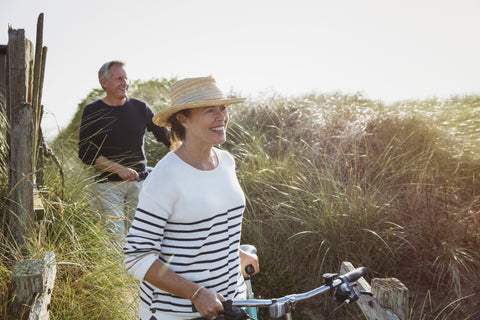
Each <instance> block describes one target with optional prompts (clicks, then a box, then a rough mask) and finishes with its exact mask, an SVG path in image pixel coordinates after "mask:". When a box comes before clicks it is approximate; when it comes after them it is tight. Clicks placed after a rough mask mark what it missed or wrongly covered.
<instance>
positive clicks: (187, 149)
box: [175, 143, 218, 171]
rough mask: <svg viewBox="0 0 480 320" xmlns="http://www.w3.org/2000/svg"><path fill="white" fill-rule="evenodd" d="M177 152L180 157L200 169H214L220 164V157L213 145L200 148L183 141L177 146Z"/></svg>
mask: <svg viewBox="0 0 480 320" xmlns="http://www.w3.org/2000/svg"><path fill="white" fill-rule="evenodd" d="M175 154H176V155H177V156H178V157H179V158H180V159H182V160H183V161H185V162H186V163H188V164H189V165H191V166H192V167H194V168H196V169H199V170H204V171H208V170H213V169H215V168H216V167H217V166H218V158H217V155H216V154H215V151H214V150H213V147H205V148H198V147H195V146H192V145H189V144H186V143H183V144H182V145H180V147H178V148H177V150H175Z"/></svg>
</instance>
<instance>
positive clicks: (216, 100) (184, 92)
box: [153, 76, 245, 126]
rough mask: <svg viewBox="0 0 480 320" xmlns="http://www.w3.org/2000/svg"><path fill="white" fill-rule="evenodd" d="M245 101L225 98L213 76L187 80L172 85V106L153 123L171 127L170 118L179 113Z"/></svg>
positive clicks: (160, 113)
mask: <svg viewBox="0 0 480 320" xmlns="http://www.w3.org/2000/svg"><path fill="white" fill-rule="evenodd" d="M243 101H245V98H231V99H229V98H225V95H224V94H223V93H222V91H220V89H218V87H217V84H216V82H215V79H214V78H213V77H212V76H209V77H200V78H186V79H182V80H179V81H177V82H175V83H174V84H172V86H171V87H170V102H171V104H170V106H169V107H168V108H166V109H164V110H162V111H160V112H158V113H157V114H156V115H155V116H154V117H153V123H155V124H156V125H157V126H170V123H168V118H169V117H170V116H171V115H173V114H175V113H177V112H178V111H181V110H185V109H191V108H199V107H209V106H220V105H230V104H234V103H240V102H243Z"/></svg>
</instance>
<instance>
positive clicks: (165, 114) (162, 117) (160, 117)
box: [152, 98, 246, 127]
mask: <svg viewBox="0 0 480 320" xmlns="http://www.w3.org/2000/svg"><path fill="white" fill-rule="evenodd" d="M245 100H246V98H232V99H220V100H218V99H217V100H206V101H196V102H189V103H183V104H179V105H176V106H171V107H168V108H166V109H164V110H161V111H159V112H158V113H157V114H156V115H154V116H153V119H152V120H153V123H155V124H156V125H157V126H162V127H169V126H171V123H169V122H168V118H170V117H171V116H172V115H174V114H175V113H177V112H179V111H182V110H185V109H192V108H200V107H210V106H221V105H226V106H228V105H231V104H234V103H241V102H244V101H245Z"/></svg>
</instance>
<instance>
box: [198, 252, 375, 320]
mask: <svg viewBox="0 0 480 320" xmlns="http://www.w3.org/2000/svg"><path fill="white" fill-rule="evenodd" d="M246 246H247V247H244V246H242V250H245V251H249V252H253V253H256V249H255V247H253V246H250V245H246ZM252 250H254V251H252ZM249 267H251V268H252V269H253V267H252V266H247V267H246V268H245V271H246V272H247V274H252V273H253V271H252V270H250V271H249V270H248V268H249ZM366 273H367V269H366V268H365V267H359V268H356V269H355V270H352V271H350V272H348V273H345V274H343V275H338V274H337V273H325V274H323V279H324V283H325V284H324V285H322V286H320V287H317V288H315V289H313V290H310V291H308V292H304V293H300V294H290V295H286V296H284V297H281V298H276V299H255V298H253V292H252V290H251V285H250V276H249V277H246V281H248V282H247V299H246V300H227V301H223V302H222V304H223V307H224V310H223V311H221V312H220V314H223V317H221V318H217V319H224V320H233V319H240V320H243V319H257V318H253V317H252V316H251V314H249V313H248V312H249V311H250V312H254V316H255V317H256V315H257V309H258V308H266V307H268V310H269V315H270V317H271V318H275V319H280V318H283V319H286V320H292V319H293V318H292V311H293V310H294V309H295V306H296V304H297V302H299V301H303V300H307V299H310V298H312V297H314V296H316V295H319V294H321V293H325V292H327V291H330V292H333V300H334V301H338V302H339V303H340V305H338V306H337V307H336V308H334V309H333V310H332V311H331V312H330V314H329V315H328V317H327V318H326V320H328V319H330V318H331V316H332V315H333V314H334V313H335V312H336V311H337V310H339V309H340V308H341V307H343V306H345V305H347V304H349V303H351V302H355V301H357V300H358V298H359V297H360V295H362V294H367V295H372V293H371V292H366V291H358V292H356V291H355V290H353V288H354V287H355V286H356V282H357V280H358V279H360V278H361V277H362V276H364V275H365V274H366ZM196 319H197V320H200V319H206V318H196Z"/></svg>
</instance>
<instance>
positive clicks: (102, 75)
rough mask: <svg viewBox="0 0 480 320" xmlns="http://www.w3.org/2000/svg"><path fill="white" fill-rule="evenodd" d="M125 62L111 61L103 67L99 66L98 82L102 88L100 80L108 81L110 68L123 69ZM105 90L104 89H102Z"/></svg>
mask: <svg viewBox="0 0 480 320" xmlns="http://www.w3.org/2000/svg"><path fill="white" fill-rule="evenodd" d="M124 65H125V62H123V61H119V60H112V61H109V62H105V63H104V64H103V66H101V68H100V70H98V81H99V82H100V85H101V86H102V88H103V85H102V79H107V80H108V79H110V68H111V67H113V66H120V67H123V66H124ZM104 89H105V88H104Z"/></svg>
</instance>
